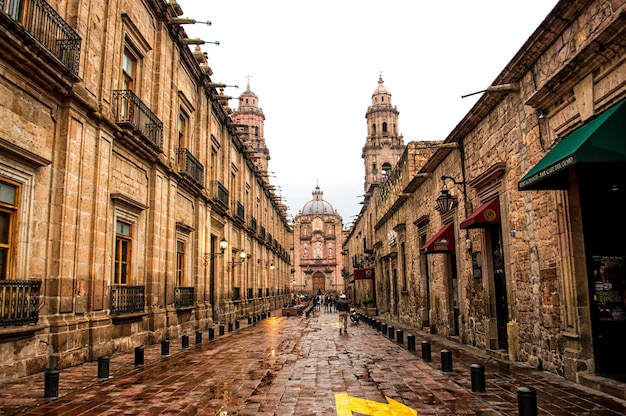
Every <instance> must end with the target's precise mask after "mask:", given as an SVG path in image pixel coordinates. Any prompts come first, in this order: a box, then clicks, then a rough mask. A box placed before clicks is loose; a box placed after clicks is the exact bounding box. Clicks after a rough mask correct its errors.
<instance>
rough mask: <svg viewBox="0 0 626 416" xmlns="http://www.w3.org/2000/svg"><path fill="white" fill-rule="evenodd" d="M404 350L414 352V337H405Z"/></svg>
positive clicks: (410, 335) (411, 335)
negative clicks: (405, 344)
mask: <svg viewBox="0 0 626 416" xmlns="http://www.w3.org/2000/svg"><path fill="white" fill-rule="evenodd" d="M406 343H407V346H406V349H407V350H409V351H415V335H413V334H409V335H407V336H406Z"/></svg>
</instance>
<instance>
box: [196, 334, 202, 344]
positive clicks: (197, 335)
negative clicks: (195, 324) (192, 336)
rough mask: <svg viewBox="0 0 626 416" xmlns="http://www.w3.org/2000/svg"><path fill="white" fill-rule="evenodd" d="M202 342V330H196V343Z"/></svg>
mask: <svg viewBox="0 0 626 416" xmlns="http://www.w3.org/2000/svg"><path fill="white" fill-rule="evenodd" d="M200 344H202V331H196V345H200Z"/></svg>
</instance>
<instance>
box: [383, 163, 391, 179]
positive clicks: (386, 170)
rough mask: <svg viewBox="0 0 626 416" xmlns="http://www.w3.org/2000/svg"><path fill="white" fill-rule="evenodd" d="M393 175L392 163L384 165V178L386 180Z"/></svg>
mask: <svg viewBox="0 0 626 416" xmlns="http://www.w3.org/2000/svg"><path fill="white" fill-rule="evenodd" d="M389 175H391V163H389V162H385V163H383V178H384V179H386V178H388V177H389Z"/></svg>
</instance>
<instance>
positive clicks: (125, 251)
mask: <svg viewBox="0 0 626 416" xmlns="http://www.w3.org/2000/svg"><path fill="white" fill-rule="evenodd" d="M131 245H132V239H131V225H130V224H128V223H125V222H123V221H119V220H118V221H117V222H116V223H115V266H114V273H115V275H114V276H113V284H116V285H129V284H130V275H129V273H130V258H131Z"/></svg>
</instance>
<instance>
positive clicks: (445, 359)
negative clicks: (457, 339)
mask: <svg viewBox="0 0 626 416" xmlns="http://www.w3.org/2000/svg"><path fill="white" fill-rule="evenodd" d="M441 371H444V372H450V371H452V351H448V350H441Z"/></svg>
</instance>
